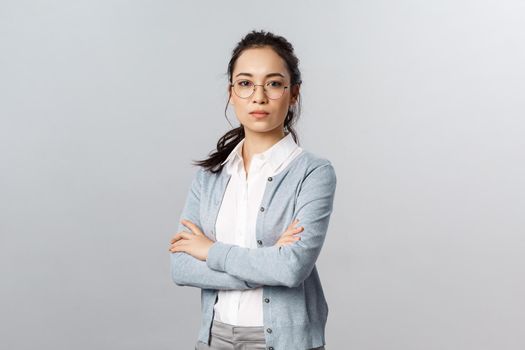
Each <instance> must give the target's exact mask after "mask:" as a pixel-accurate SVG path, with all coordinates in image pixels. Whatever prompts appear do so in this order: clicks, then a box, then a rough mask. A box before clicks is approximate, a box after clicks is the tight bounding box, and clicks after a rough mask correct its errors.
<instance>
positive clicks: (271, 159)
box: [221, 133, 298, 171]
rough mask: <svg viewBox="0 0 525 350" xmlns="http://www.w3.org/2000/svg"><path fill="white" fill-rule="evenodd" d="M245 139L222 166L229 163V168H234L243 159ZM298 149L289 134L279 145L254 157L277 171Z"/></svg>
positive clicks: (276, 144)
mask: <svg viewBox="0 0 525 350" xmlns="http://www.w3.org/2000/svg"><path fill="white" fill-rule="evenodd" d="M245 139H246V138H243V139H242V140H241V141H240V142H239V143H238V144H237V145H236V146H235V148H234V149H233V150H232V151H231V152H230V154H229V155H228V157H227V158H226V160H224V161H223V162H222V163H221V165H223V164H225V163H226V162H228V164H227V165H228V166H229V167H231V166H233V165H234V164H235V163H236V162H237V161H240V160H241V159H242V145H243V144H244V140H245ZM297 147H298V145H297V144H296V143H295V141H294V139H293V137H292V134H291V133H288V134H286V136H285V137H283V138H282V139H280V140H279V141H278V142H277V143H275V144H274V145H272V146H271V147H270V148H268V149H267V150H266V151H264V152H261V153H256V154H255V155H254V157H258V158H259V159H262V162H268V163H269V164H270V167H271V169H272V171H276V170H277V169H278V168H279V166H280V165H281V164H282V163H283V162H284V161H285V160H286V159H287V158H288V156H289V155H290V154H291V153H292V152H293V151H294V150H295V149H296V148H297Z"/></svg>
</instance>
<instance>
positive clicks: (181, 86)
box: [0, 0, 525, 350]
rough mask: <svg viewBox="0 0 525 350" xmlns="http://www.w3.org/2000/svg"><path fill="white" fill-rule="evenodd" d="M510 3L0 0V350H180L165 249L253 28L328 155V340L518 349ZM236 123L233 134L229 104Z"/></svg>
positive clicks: (176, 295)
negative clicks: (281, 49) (298, 90)
mask: <svg viewBox="0 0 525 350" xmlns="http://www.w3.org/2000/svg"><path fill="white" fill-rule="evenodd" d="M524 14H525V3H524V2H523V1H464V0H459V1H458V0H455V1H450V0H443V1H439V2H438V1H434V2H429V1H408V0H404V1H370V0H369V1H338V2H336V1H331V2H330V1H323V2H314V1H288V2H281V1H264V2H251V3H247V2H245V1H226V2H218V1H209V2H199V1H108V0H106V1H93V0H91V1H20V0H18V1H5V0H4V1H2V2H1V3H0V50H1V54H0V115H1V125H0V152H1V153H0V154H1V159H0V166H1V168H0V179H1V188H0V215H1V216H0V229H1V236H0V250H1V254H0V272H1V289H0V339H1V344H2V345H1V348H2V349H9V350H22V349H40V350H44V349H53V350H59V349H77V350H84V349H86V350H87V349H193V345H194V343H195V341H196V338H197V331H198V327H199V324H200V298H199V295H200V291H199V290H198V289H196V288H190V287H178V286H176V285H175V284H173V283H172V281H171V276H170V270H169V268H170V267H169V253H168V251H167V248H168V240H169V238H170V237H171V236H172V235H173V234H174V233H176V232H174V228H175V227H176V224H177V219H178V215H179V213H180V210H181V209H182V205H183V201H184V199H185V195H186V192H187V190H188V187H189V183H190V179H191V177H192V176H193V173H194V172H195V171H196V168H194V167H192V166H191V165H190V161H191V160H192V159H202V158H204V157H205V156H206V155H207V153H208V152H209V151H210V150H211V149H212V148H213V147H214V146H215V144H216V142H217V140H218V138H219V137H220V136H221V135H222V134H224V133H225V132H226V131H227V130H228V129H229V127H230V125H229V124H228V122H227V121H226V119H225V117H224V115H223V109H224V106H225V103H226V99H227V95H226V89H225V84H226V76H225V72H226V65H227V62H228V60H229V57H230V53H231V50H232V49H233V47H234V45H235V43H236V42H237V41H238V40H239V39H240V38H241V37H242V36H243V35H244V34H245V33H247V32H248V31H249V30H251V29H266V30H271V31H273V32H275V33H277V34H281V35H284V36H285V37H286V38H288V39H289V40H290V41H291V42H292V43H293V44H294V46H295V48H296V52H297V55H298V56H299V58H300V59H301V68H302V72H303V80H304V84H303V88H302V97H303V114H302V116H301V119H300V122H299V126H298V131H299V133H300V136H301V146H302V147H303V148H305V149H308V150H310V151H312V152H314V153H317V154H319V155H321V156H324V157H326V158H328V159H330V160H331V161H332V163H333V164H334V166H335V168H336V171H337V175H338V189H337V194H336V199H335V210H334V213H333V216H332V220H331V224H330V229H329V232H328V236H327V240H326V244H325V246H324V248H323V252H322V254H321V256H320V258H319V260H318V268H319V272H320V274H321V279H322V282H323V286H324V289H325V293H326V297H327V300H328V303H329V307H330V313H329V320H328V325H327V330H326V336H327V349H330V350H335V349H355V350H376V349H377V350H384V349H388V350H397V349H399V350H410V349H414V350H420V349H425V350H434V349H436V350H445V349H446V350H465V349H469V350H470V349H472V350H474V349H475V350H486V349H494V350H496V349H497V350H503V349H509V350H510V349H512V350H518V349H519V350H521V349H523V348H525V335H524V334H525V332H524V324H525V298H524V297H523V296H524V295H525V275H524V273H523V267H524V266H525V258H524V252H525V238H524V232H525V230H524V228H525V222H524V220H525V219H524V216H523V209H524V205H525V203H524V198H525V196H524V195H525V185H524V180H523V179H524V177H525V165H524V153H523V150H524V148H525V144H524V143H525V141H524V140H525V138H524V134H525V133H524V132H525V121H524V120H523V116H524V107H525V106H524V104H525V102H524V91H525V90H524V89H525V83H524V82H525V68H524V65H523V62H524V60H525V45H524V43H525V34H524V33H525V21H524V19H525V15H524ZM228 116H229V119H230V121H231V123H232V124H234V125H237V122H236V118H235V115H234V112H233V109H231V108H230V109H229V112H228Z"/></svg>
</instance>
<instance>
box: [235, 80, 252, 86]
mask: <svg viewBox="0 0 525 350" xmlns="http://www.w3.org/2000/svg"><path fill="white" fill-rule="evenodd" d="M237 84H239V86H243V87H246V86H252V85H253V83H252V82H251V81H249V80H240V81H238V82H237Z"/></svg>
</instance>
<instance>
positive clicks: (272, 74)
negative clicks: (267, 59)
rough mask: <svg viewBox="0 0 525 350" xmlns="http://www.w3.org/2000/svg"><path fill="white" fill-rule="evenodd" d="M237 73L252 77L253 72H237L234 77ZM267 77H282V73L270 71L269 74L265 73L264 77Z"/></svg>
mask: <svg viewBox="0 0 525 350" xmlns="http://www.w3.org/2000/svg"><path fill="white" fill-rule="evenodd" d="M239 75H247V76H249V77H253V74H251V73H239V74H237V75H236V76H235V77H238V76H239ZM268 77H283V78H284V75H283V74H281V73H270V74H266V78H268Z"/></svg>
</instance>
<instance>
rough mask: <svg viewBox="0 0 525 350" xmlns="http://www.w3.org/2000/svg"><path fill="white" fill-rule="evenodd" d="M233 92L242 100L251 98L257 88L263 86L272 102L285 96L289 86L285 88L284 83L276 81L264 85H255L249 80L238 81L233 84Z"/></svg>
mask: <svg viewBox="0 0 525 350" xmlns="http://www.w3.org/2000/svg"><path fill="white" fill-rule="evenodd" d="M230 86H233V92H235V95H237V96H239V97H240V98H250V97H251V96H252V95H253V93H254V92H255V87H256V86H262V87H263V90H264V93H265V95H266V97H268V98H269V99H270V100H277V99H278V98H281V96H283V94H284V91H285V90H286V89H288V88H289V86H284V84H283V83H281V82H280V81H276V80H271V81H268V82H267V83H266V84H264V85H257V84H254V83H253V81H251V80H247V79H239V80H236V81H235V82H234V83H233V84H231V85H230Z"/></svg>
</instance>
